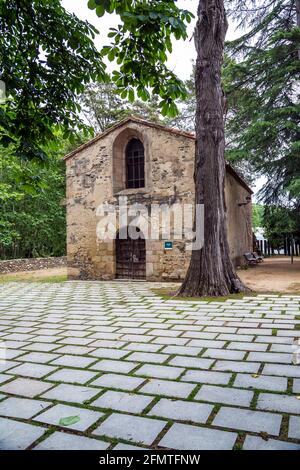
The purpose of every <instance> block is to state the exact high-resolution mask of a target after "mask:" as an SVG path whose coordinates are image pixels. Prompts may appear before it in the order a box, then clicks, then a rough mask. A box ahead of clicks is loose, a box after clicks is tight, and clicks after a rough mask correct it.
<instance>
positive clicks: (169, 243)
mask: <svg viewBox="0 0 300 470" xmlns="http://www.w3.org/2000/svg"><path fill="white" fill-rule="evenodd" d="M172 248H173V242H165V250H172Z"/></svg>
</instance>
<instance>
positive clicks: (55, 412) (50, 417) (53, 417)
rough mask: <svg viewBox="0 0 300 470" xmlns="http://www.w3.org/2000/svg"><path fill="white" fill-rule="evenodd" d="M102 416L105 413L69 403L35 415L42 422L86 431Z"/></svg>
mask: <svg viewBox="0 0 300 470" xmlns="http://www.w3.org/2000/svg"><path fill="white" fill-rule="evenodd" d="M102 416H104V414H103V413H100V412H96V411H91V410H87V409H84V408H76V407H75V406H68V405H55V406H53V407H52V408H50V409H48V410H47V411H44V412H42V413H40V414H38V415H37V416H35V418H34V420H35V421H38V422H40V423H46V424H53V425H55V426H60V427H64V428H68V429H75V430H76V431H85V430H86V429H88V428H89V427H90V426H91V425H92V424H94V423H95V422H96V421H98V420H99V419H100V418H101V417H102ZM68 418H73V420H69V421H70V422H69V421H68ZM72 421H73V422H72Z"/></svg>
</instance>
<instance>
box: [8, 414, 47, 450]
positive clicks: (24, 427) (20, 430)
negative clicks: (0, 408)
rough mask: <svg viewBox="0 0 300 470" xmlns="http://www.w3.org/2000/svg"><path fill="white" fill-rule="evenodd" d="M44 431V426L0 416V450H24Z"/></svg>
mask: <svg viewBox="0 0 300 470" xmlns="http://www.w3.org/2000/svg"><path fill="white" fill-rule="evenodd" d="M45 432H46V429H45V428H42V427H39V426H33V425H32V424H27V423H21V422H19V421H13V420H11V419H6V418H0V436H1V439H0V450H24V449H27V447H29V446H30V445H31V444H33V442H34V441H36V440H37V439H39V438H40V437H41V436H42V435H43V434H44V433H45Z"/></svg>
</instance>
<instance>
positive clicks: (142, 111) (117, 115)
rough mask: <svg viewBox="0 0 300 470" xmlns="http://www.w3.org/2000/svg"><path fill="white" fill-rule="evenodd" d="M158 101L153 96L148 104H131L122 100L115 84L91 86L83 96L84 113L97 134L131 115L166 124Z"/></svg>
mask: <svg viewBox="0 0 300 470" xmlns="http://www.w3.org/2000/svg"><path fill="white" fill-rule="evenodd" d="M158 100H159V98H158V97H157V96H151V98H150V100H149V101H147V102H146V103H145V102H143V101H141V100H135V101H134V102H133V103H130V102H129V101H128V100H126V99H122V98H120V96H119V93H118V89H117V87H116V85H115V84H114V83H92V84H89V85H87V87H86V89H85V91H84V93H83V94H82V95H81V104H82V112H83V114H84V116H85V118H86V119H87V121H88V122H89V124H90V125H91V127H92V128H93V129H94V130H95V131H96V132H103V131H104V130H105V129H107V128H108V127H110V126H111V125H113V124H115V123H116V122H118V121H120V120H121V119H124V118H126V117H127V116H130V115H134V116H137V117H141V118H144V119H147V120H149V121H153V122H161V123H164V121H163V120H162V116H161V115H160V113H159V106H158Z"/></svg>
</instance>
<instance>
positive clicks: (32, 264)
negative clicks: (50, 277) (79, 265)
mask: <svg viewBox="0 0 300 470" xmlns="http://www.w3.org/2000/svg"><path fill="white" fill-rule="evenodd" d="M66 265H67V257H66V256H61V257H57V258H25V259H9V260H0V273H2V274H7V273H14V272H19V271H35V270H38V269H48V268H59V267H62V266H66Z"/></svg>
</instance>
